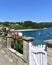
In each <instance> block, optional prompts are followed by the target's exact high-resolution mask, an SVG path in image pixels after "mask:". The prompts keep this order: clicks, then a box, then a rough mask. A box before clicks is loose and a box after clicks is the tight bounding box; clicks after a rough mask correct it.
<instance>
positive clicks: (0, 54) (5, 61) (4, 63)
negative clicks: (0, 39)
mask: <svg viewBox="0 0 52 65" xmlns="http://www.w3.org/2000/svg"><path fill="white" fill-rule="evenodd" d="M0 65H17V64H16V63H14V62H13V60H12V59H10V58H9V57H8V56H7V54H6V53H5V52H4V50H3V49H2V45H0Z"/></svg>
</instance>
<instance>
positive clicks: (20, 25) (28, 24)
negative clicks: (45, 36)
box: [0, 21, 52, 29]
mask: <svg viewBox="0 0 52 65" xmlns="http://www.w3.org/2000/svg"><path fill="white" fill-rule="evenodd" d="M0 24H2V25H3V26H6V27H9V28H13V29H35V28H44V27H46V28H52V22H41V23H36V22H32V21H24V22H0Z"/></svg>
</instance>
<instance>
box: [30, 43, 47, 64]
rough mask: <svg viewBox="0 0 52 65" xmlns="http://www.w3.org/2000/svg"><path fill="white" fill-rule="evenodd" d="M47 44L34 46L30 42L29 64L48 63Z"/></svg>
mask: <svg viewBox="0 0 52 65" xmlns="http://www.w3.org/2000/svg"><path fill="white" fill-rule="evenodd" d="M45 48H46V47H45V45H38V46H33V45H32V44H31V43H29V65H47V51H45Z"/></svg>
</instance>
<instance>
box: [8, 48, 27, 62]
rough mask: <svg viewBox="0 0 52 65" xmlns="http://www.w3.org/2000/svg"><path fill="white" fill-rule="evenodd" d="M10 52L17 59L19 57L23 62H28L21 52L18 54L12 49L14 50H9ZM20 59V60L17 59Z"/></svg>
mask: <svg viewBox="0 0 52 65" xmlns="http://www.w3.org/2000/svg"><path fill="white" fill-rule="evenodd" d="M8 50H9V51H10V52H11V53H13V54H15V55H16V56H17V57H19V58H20V59H21V60H22V61H23V62H25V63H27V61H26V60H25V59H24V58H23V55H22V54H21V53H19V52H17V51H16V50H14V49H12V48H8ZM17 59H18V58H17Z"/></svg>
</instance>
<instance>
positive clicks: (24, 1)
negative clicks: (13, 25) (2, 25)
mask: <svg viewBox="0 0 52 65" xmlns="http://www.w3.org/2000/svg"><path fill="white" fill-rule="evenodd" d="M27 20H30V21H33V22H52V0H0V22H3V21H11V22H21V21H27Z"/></svg>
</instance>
